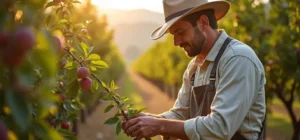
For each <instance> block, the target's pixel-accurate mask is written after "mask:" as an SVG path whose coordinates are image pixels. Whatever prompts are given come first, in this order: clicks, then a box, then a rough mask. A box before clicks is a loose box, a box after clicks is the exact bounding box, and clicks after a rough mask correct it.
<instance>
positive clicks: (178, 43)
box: [174, 36, 181, 46]
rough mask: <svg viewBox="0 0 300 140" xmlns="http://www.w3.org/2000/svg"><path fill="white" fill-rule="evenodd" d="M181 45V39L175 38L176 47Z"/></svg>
mask: <svg viewBox="0 0 300 140" xmlns="http://www.w3.org/2000/svg"><path fill="white" fill-rule="evenodd" d="M180 44H181V39H180V38H179V37H178V36H174V46H179V45H180Z"/></svg>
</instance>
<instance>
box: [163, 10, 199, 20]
mask: <svg viewBox="0 0 300 140" xmlns="http://www.w3.org/2000/svg"><path fill="white" fill-rule="evenodd" d="M193 8H194V7H192V8H187V9H184V10H182V11H179V12H176V13H174V14H171V15H169V16H167V17H166V18H165V21H166V22H168V21H170V20H171V19H173V18H175V17H178V16H181V15H183V14H184V13H186V12H187V11H189V10H191V9H193Z"/></svg>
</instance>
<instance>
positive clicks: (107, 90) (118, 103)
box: [65, 48, 128, 120]
mask: <svg viewBox="0 0 300 140" xmlns="http://www.w3.org/2000/svg"><path fill="white" fill-rule="evenodd" d="M65 51H67V52H68V54H70V55H71V56H72V58H73V59H74V60H75V61H76V62H77V63H79V64H80V66H81V67H84V65H83V64H82V62H81V61H80V60H79V59H78V58H77V57H76V56H75V55H74V54H73V53H72V52H71V51H70V49H68V48H65ZM91 75H92V76H93V77H94V78H95V79H96V80H97V81H98V82H99V83H100V84H101V85H102V81H101V80H100V79H99V78H98V77H97V76H96V75H95V74H93V73H91ZM102 87H103V88H104V89H105V90H106V92H110V90H109V89H108V88H107V87H104V86H103V85H102ZM113 99H114V101H115V102H116V103H117V105H120V102H119V101H118V100H117V98H116V97H115V96H113ZM120 110H121V112H122V115H123V117H124V118H125V119H126V120H128V117H127V115H126V114H125V112H124V110H123V109H120Z"/></svg>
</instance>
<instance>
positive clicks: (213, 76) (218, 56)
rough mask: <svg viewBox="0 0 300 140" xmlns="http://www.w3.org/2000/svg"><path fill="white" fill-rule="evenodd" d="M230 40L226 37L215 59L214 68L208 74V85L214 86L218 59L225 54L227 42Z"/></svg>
mask: <svg viewBox="0 0 300 140" xmlns="http://www.w3.org/2000/svg"><path fill="white" fill-rule="evenodd" d="M231 40H232V38H231V37H227V38H226V40H225V41H224V43H223V45H222V47H221V49H220V51H219V53H218V55H217V57H216V59H215V62H214V66H213V68H212V69H211V72H210V76H209V81H210V84H215V81H216V72H217V67H218V64H219V61H220V58H221V56H222V55H223V53H224V52H225V49H226V48H227V46H228V44H229V42H230V41H231Z"/></svg>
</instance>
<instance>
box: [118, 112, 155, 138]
mask: <svg viewBox="0 0 300 140" xmlns="http://www.w3.org/2000/svg"><path fill="white" fill-rule="evenodd" d="M122 129H123V130H124V132H125V133H126V134H127V135H129V136H131V137H136V138H137V139H138V140H140V139H142V138H146V137H153V136H156V135H159V134H160V130H161V125H160V124H159V119H158V118H156V117H153V116H147V115H144V116H139V117H136V118H133V119H130V120H128V121H125V122H123V123H122Z"/></svg>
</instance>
